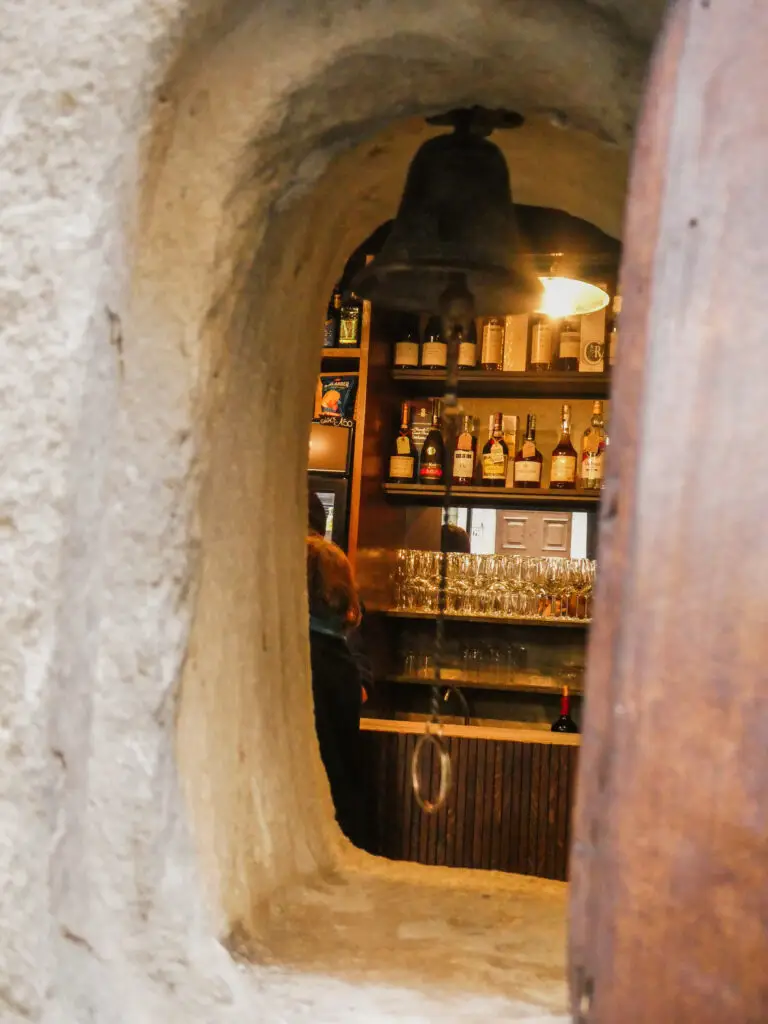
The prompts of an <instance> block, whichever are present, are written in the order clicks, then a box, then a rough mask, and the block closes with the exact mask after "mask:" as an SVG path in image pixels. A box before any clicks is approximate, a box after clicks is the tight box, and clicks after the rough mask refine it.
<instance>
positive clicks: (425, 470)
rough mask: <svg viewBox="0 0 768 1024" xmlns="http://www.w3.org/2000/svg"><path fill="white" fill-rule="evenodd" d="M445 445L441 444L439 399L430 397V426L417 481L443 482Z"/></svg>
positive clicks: (441, 431)
mask: <svg viewBox="0 0 768 1024" xmlns="http://www.w3.org/2000/svg"><path fill="white" fill-rule="evenodd" d="M444 455H445V445H444V444H443V428H442V424H441V422H440V399H439V398H433V399H432V426H431V427H430V428H429V433H428V434H427V436H426V438H425V439H424V445H423V447H422V449H421V459H420V461H419V482H420V483H422V484H440V483H442V482H443V461H444Z"/></svg>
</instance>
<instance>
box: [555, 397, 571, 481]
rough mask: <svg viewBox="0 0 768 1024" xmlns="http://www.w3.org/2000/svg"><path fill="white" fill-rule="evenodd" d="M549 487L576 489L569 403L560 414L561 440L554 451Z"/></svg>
mask: <svg viewBox="0 0 768 1024" xmlns="http://www.w3.org/2000/svg"><path fill="white" fill-rule="evenodd" d="M549 486H550V488H552V489H553V490H558V491H563V490H573V489H574V488H575V487H576V449H575V448H574V447H573V444H572V443H571V407H570V405H569V404H568V403H567V402H564V403H563V409H562V413H561V414H560V440H559V441H558V442H557V444H556V445H555V447H554V448H553V449H552V466H551V469H550V473H549Z"/></svg>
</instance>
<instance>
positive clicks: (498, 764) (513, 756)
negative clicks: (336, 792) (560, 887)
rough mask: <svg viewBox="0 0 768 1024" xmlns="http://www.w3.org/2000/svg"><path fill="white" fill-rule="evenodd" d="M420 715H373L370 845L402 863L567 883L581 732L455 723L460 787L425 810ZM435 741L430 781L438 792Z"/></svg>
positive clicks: (368, 747) (428, 759) (454, 759)
mask: <svg viewBox="0 0 768 1024" xmlns="http://www.w3.org/2000/svg"><path fill="white" fill-rule="evenodd" d="M423 728H424V726H423V724H422V723H420V722H397V721H387V720H379V719H364V720H363V722H362V735H363V742H364V748H365V754H366V762H367V773H366V786H367V794H366V795H367V801H368V807H369V812H370V814H369V822H370V831H371V833H372V834H371V851H372V852H373V853H377V854H380V855H382V856H384V857H390V858H392V859H394V860H412V861H417V862H419V863H421V864H442V865H446V866H448V867H465V868H486V869H494V870H500V871H512V872H517V873H520V874H529V875H538V876H540V877H542V878H552V879H558V880H565V879H566V877H567V873H568V836H569V833H568V828H569V820H570V812H571V804H572V801H573V791H574V782H575V778H576V768H577V760H578V750H579V747H578V741H579V737H578V736H572V735H567V734H557V733H546V732H542V731H540V730H536V729H516V728H509V727H498V728H480V727H476V726H446V727H445V731H444V738H445V742H446V744H447V747H448V752H449V754H450V757H451V764H452V771H453V785H452V786H451V790H450V792H449V795H448V799H447V801H446V804H445V806H444V807H443V808H442V809H441V810H440V811H439V812H438V813H437V814H434V815H428V814H425V813H424V812H423V811H422V810H421V809H420V808H419V806H418V804H417V802H416V800H415V799H414V797H413V791H412V786H411V759H412V757H413V751H414V748H415V746H416V742H417V739H418V736H419V735H420V734H421V733H422V732H423ZM437 771H438V764H437V758H436V757H435V756H434V752H433V751H432V748H431V747H428V748H427V752H425V756H424V760H423V764H422V766H421V778H422V782H423V783H427V782H428V783H429V786H430V787H431V792H432V793H434V792H435V791H436V789H437V784H438V778H437Z"/></svg>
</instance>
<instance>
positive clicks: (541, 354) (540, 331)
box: [529, 316, 552, 373]
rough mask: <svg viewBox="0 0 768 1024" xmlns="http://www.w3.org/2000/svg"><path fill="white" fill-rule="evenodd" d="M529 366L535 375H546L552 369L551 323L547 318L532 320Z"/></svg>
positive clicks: (536, 317)
mask: <svg viewBox="0 0 768 1024" xmlns="http://www.w3.org/2000/svg"><path fill="white" fill-rule="evenodd" d="M529 365H530V368H531V369H532V370H533V371H534V372H535V373H546V372H547V371H548V370H551V369H552V321H551V320H550V319H549V317H547V316H535V317H533V319H532V326H531V359H530V363H529Z"/></svg>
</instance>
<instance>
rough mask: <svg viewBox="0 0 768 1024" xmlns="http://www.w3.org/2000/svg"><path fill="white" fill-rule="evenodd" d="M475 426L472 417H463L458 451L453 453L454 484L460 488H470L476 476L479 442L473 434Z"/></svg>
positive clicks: (458, 439)
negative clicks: (476, 455)
mask: <svg viewBox="0 0 768 1024" xmlns="http://www.w3.org/2000/svg"><path fill="white" fill-rule="evenodd" d="M474 425H475V421H474V419H473V418H472V417H471V416H463V417H462V420H461V431H460V432H459V436H458V437H457V438H456V450H455V451H454V453H453V483H454V484H456V485H457V486H458V487H470V486H471V485H472V479H473V477H474V475H475V451H476V446H477V442H476V440H475V436H474V433H473V429H474Z"/></svg>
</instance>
